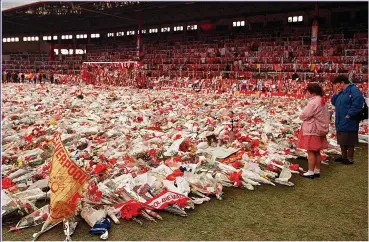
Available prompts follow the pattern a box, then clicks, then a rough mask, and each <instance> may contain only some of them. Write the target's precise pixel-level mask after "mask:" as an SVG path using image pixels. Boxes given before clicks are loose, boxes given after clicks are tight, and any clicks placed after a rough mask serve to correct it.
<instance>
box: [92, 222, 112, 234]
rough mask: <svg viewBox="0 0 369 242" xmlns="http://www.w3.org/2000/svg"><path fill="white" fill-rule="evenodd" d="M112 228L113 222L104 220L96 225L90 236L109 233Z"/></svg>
mask: <svg viewBox="0 0 369 242" xmlns="http://www.w3.org/2000/svg"><path fill="white" fill-rule="evenodd" d="M110 227H111V222H110V220H109V219H108V218H104V220H102V221H101V222H97V223H95V225H94V227H92V229H91V230H90V232H89V234H98V235H102V234H104V233H105V232H107V231H108V230H109V229H110Z"/></svg>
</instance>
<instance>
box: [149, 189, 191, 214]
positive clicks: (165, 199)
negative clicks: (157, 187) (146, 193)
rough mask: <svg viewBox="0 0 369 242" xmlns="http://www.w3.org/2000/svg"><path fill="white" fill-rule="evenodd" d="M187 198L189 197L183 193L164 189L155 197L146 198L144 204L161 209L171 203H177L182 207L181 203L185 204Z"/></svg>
mask: <svg viewBox="0 0 369 242" xmlns="http://www.w3.org/2000/svg"><path fill="white" fill-rule="evenodd" d="M188 200H189V198H188V197H186V196H185V195H183V194H179V193H175V192H172V191H164V192H162V193H160V194H159V195H157V196H156V197H154V198H152V199H150V200H148V201H147V202H146V203H145V204H146V205H149V206H151V207H153V208H155V209H158V210H161V209H164V208H166V207H167V206H168V205H171V204H177V205H179V206H180V207H183V205H185V204H186V202H187V201H188Z"/></svg>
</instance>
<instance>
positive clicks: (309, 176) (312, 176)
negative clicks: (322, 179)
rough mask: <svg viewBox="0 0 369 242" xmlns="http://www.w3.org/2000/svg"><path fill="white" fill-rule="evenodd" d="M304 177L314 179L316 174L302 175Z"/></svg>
mask: <svg viewBox="0 0 369 242" xmlns="http://www.w3.org/2000/svg"><path fill="white" fill-rule="evenodd" d="M301 176H302V177H305V178H310V179H314V177H315V175H307V176H305V175H301Z"/></svg>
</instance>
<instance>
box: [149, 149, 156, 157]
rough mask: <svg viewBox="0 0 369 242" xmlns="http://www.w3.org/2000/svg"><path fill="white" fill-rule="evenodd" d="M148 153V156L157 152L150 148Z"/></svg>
mask: <svg viewBox="0 0 369 242" xmlns="http://www.w3.org/2000/svg"><path fill="white" fill-rule="evenodd" d="M148 153H149V155H150V156H155V155H156V153H157V152H156V150H155V149H150V150H149V152H148Z"/></svg>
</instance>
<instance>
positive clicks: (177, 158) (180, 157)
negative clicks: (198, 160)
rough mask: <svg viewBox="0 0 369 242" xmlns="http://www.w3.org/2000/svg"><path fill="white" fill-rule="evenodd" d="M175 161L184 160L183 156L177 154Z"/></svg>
mask: <svg viewBox="0 0 369 242" xmlns="http://www.w3.org/2000/svg"><path fill="white" fill-rule="evenodd" d="M173 160H174V161H175V162H182V156H176V157H174V159H173Z"/></svg>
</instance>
